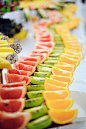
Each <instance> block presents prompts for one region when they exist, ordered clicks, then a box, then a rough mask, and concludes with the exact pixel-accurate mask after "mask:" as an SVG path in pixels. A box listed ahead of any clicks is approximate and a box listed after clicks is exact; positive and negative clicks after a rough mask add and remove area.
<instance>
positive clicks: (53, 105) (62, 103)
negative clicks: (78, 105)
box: [46, 99, 74, 110]
mask: <svg viewBox="0 0 86 129" xmlns="http://www.w3.org/2000/svg"><path fill="white" fill-rule="evenodd" d="M73 103H74V99H63V100H52V101H46V105H47V107H48V108H49V109H54V110H65V109H70V108H71V107H72V106H73Z"/></svg>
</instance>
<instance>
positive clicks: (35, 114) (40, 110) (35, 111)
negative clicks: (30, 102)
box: [24, 105, 48, 120]
mask: <svg viewBox="0 0 86 129" xmlns="http://www.w3.org/2000/svg"><path fill="white" fill-rule="evenodd" d="M24 111H25V112H30V113H31V114H32V120H33V119H37V118H39V117H42V116H44V115H46V114H47V111H48V108H47V106H46V105H42V106H38V107H33V108H30V109H26V110H24Z"/></svg>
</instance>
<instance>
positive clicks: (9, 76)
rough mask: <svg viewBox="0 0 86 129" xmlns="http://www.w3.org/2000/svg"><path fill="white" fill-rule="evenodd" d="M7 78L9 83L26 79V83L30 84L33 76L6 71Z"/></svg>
mask: <svg viewBox="0 0 86 129" xmlns="http://www.w3.org/2000/svg"><path fill="white" fill-rule="evenodd" d="M5 80H6V82H7V83H15V82H22V81H26V84H29V83H30V81H31V77H29V76H24V75H17V74H6V73H5Z"/></svg>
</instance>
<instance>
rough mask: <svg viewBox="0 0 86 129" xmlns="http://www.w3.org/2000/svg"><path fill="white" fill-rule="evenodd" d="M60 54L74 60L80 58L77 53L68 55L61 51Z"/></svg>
mask: <svg viewBox="0 0 86 129" xmlns="http://www.w3.org/2000/svg"><path fill="white" fill-rule="evenodd" d="M62 55H64V56H66V57H69V58H73V59H76V60H80V57H79V56H78V55H70V54H66V53H63V54H62Z"/></svg>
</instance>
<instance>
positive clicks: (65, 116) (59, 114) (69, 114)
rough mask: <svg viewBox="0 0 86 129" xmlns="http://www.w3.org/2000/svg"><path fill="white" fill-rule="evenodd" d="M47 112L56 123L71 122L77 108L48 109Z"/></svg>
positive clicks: (76, 113) (76, 112)
mask: <svg viewBox="0 0 86 129" xmlns="http://www.w3.org/2000/svg"><path fill="white" fill-rule="evenodd" d="M48 114H49V116H50V118H51V120H52V121H53V122H55V123H56V124H66V123H69V122H72V121H73V120H74V119H75V118H76V116H77V115H78V110H77V109H73V110H49V111H48Z"/></svg>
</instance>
